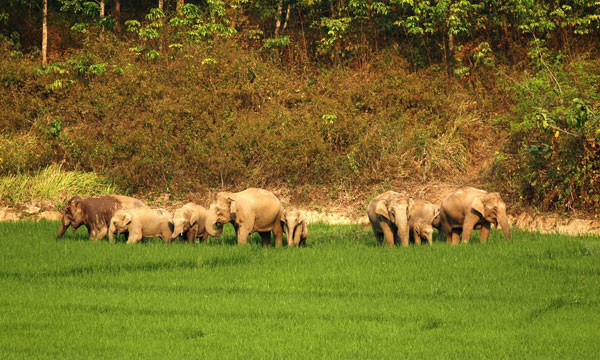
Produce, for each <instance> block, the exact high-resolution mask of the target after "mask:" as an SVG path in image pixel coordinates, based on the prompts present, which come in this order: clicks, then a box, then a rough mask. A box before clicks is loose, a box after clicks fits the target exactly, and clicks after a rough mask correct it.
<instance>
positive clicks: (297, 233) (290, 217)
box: [281, 209, 308, 246]
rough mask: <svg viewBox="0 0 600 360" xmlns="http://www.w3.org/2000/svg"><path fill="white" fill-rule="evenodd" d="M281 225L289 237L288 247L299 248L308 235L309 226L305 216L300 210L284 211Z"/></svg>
mask: <svg viewBox="0 0 600 360" xmlns="http://www.w3.org/2000/svg"><path fill="white" fill-rule="evenodd" d="M281 224H282V227H283V230H284V231H285V235H286V236H287V241H288V246H298V245H304V244H301V241H302V240H303V239H306V237H307V235H308V226H307V224H306V219H305V217H304V214H303V213H302V212H300V211H299V210H296V209H292V210H284V211H283V213H282V215H281Z"/></svg>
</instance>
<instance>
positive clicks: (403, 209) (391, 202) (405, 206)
mask: <svg viewBox="0 0 600 360" xmlns="http://www.w3.org/2000/svg"><path fill="white" fill-rule="evenodd" d="M412 206H413V200H412V199H411V198H410V197H408V196H407V195H406V194H404V193H397V192H395V191H386V192H384V193H383V194H380V195H378V196H377V197H375V198H374V199H373V200H371V202H370V203H369V209H368V216H369V222H370V223H371V227H372V228H373V233H374V234H375V238H376V239H377V242H378V243H379V244H381V243H382V242H383V238H384V237H385V243H386V245H387V246H390V247H392V246H394V243H395V241H394V240H395V239H399V240H400V242H401V243H402V246H408V243H409V227H408V214H409V211H410V209H411V208H412Z"/></svg>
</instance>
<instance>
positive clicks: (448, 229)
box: [440, 187, 510, 245]
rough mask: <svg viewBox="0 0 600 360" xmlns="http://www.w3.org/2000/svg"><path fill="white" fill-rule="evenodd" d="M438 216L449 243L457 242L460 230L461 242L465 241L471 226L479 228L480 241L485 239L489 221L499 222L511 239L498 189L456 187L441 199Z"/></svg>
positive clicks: (504, 208) (467, 240)
mask: <svg viewBox="0 0 600 360" xmlns="http://www.w3.org/2000/svg"><path fill="white" fill-rule="evenodd" d="M440 219H441V227H442V230H443V231H444V233H445V234H446V242H448V243H450V242H452V245H458V242H459V236H460V233H461V232H462V242H464V243H468V242H469V240H470V238H471V233H472V232H473V229H480V232H479V238H480V239H481V242H482V243H483V242H486V241H487V239H488V236H489V235H490V225H491V224H494V225H496V226H498V224H499V225H500V226H501V227H502V231H503V232H504V236H505V237H506V239H507V240H508V241H510V229H509V226H508V217H507V215H506V204H505V203H504V201H502V198H501V197H500V194H499V193H497V192H491V193H489V192H487V191H484V190H480V189H476V188H473V187H463V188H460V189H457V190H455V191H453V192H451V193H450V194H449V195H448V196H446V198H445V199H444V200H443V201H442V206H441V208H440Z"/></svg>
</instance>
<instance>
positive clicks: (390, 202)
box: [57, 187, 510, 246]
mask: <svg viewBox="0 0 600 360" xmlns="http://www.w3.org/2000/svg"><path fill="white" fill-rule="evenodd" d="M368 218H369V221H370V223H371V227H372V228H373V233H374V234H375V238H376V239H377V241H378V243H382V242H383V240H384V239H385V242H386V244H387V245H388V246H394V244H396V243H400V244H402V245H403V246H408V245H409V243H410V241H411V240H412V241H413V242H414V243H416V244H420V243H421V242H422V241H427V242H428V243H429V244H431V243H432V241H433V228H436V229H437V230H438V232H439V233H440V234H445V237H446V241H447V242H449V243H452V244H453V245H457V244H458V243H459V238H460V236H461V233H462V241H463V242H468V241H469V238H470V236H471V233H472V231H473V230H474V229H475V230H480V239H481V241H482V242H485V241H486V240H487V238H488V236H489V232H490V226H491V224H494V225H496V226H498V225H500V226H501V227H502V230H503V232H504V235H505V236H506V238H507V239H508V240H510V231H509V226H508V218H507V215H506V205H505V203H504V201H502V198H501V197H500V195H499V194H498V193H496V192H493V193H488V192H486V191H483V190H479V189H475V188H472V187H463V188H460V189H457V190H455V191H453V192H452V193H450V194H449V195H448V196H447V197H446V198H445V199H444V200H443V201H442V203H441V204H440V205H435V204H432V203H430V202H429V201H426V200H416V199H413V198H411V197H409V196H408V195H406V194H405V193H398V192H395V191H387V192H385V193H383V194H380V195H378V196H377V197H375V198H374V199H373V200H372V201H371V202H370V203H369V207H368ZM227 223H231V224H232V225H233V227H234V229H235V233H236V237H237V242H238V244H247V243H248V237H249V235H250V234H252V233H254V232H258V233H259V234H260V236H261V238H262V241H263V245H270V243H271V233H273V236H274V238H275V245H276V246H280V245H281V244H282V242H283V235H284V234H285V235H286V238H287V244H288V246H306V238H307V236H308V227H307V223H306V220H305V216H304V213H303V212H302V211H299V210H297V209H293V208H290V209H284V208H283V205H282V204H281V202H280V201H279V199H278V198H277V197H276V196H275V195H274V194H273V193H272V192H270V191H267V190H263V189H257V188H249V189H246V190H244V191H240V192H237V193H232V192H219V193H217V195H216V196H215V198H214V199H213V202H212V203H211V204H210V206H209V208H208V209H206V208H204V207H203V206H200V205H197V204H194V203H188V204H185V205H183V206H182V207H180V208H178V209H176V210H175V211H174V213H173V214H171V213H170V212H169V211H167V210H164V209H153V208H150V207H148V206H147V205H146V204H145V203H144V202H142V201H141V200H138V199H134V198H131V197H128V196H122V195H104V196H100V197H87V198H84V197H80V196H75V197H73V198H71V199H69V201H68V202H67V204H66V207H65V209H64V211H63V213H62V219H61V225H60V229H59V231H58V235H57V236H58V237H59V238H60V237H61V236H62V235H63V234H64V233H65V231H66V230H67V229H68V227H69V226H71V227H72V228H73V231H75V230H77V228H78V227H80V226H81V225H84V226H85V227H86V228H87V229H88V233H89V237H90V240H100V239H103V238H104V237H106V236H107V235H108V239H109V241H110V242H113V240H114V234H117V235H118V234H126V236H127V243H128V244H131V243H137V242H140V241H141V240H142V238H145V237H160V238H161V239H162V240H163V241H165V242H171V241H172V240H174V239H177V238H182V239H183V240H185V241H188V242H194V241H195V240H196V239H200V240H201V241H206V239H207V238H208V236H212V237H218V236H220V235H221V233H222V231H223V225H225V224H227Z"/></svg>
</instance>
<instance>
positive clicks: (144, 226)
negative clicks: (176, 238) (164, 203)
mask: <svg viewBox="0 0 600 360" xmlns="http://www.w3.org/2000/svg"><path fill="white" fill-rule="evenodd" d="M172 220H173V217H172V215H171V213H169V212H168V211H166V210H164V209H151V208H149V207H145V208H135V209H122V210H117V211H116V212H115V214H114V215H113V217H112V219H111V220H110V228H109V229H108V240H109V241H110V242H111V243H112V242H113V240H114V239H113V236H114V234H115V232H116V233H117V235H118V234H120V233H123V232H128V233H129V237H128V238H127V243H128V244H134V243H137V242H140V241H142V238H144V237H160V238H161V239H162V240H163V241H164V242H171V240H172V234H173V228H174V227H173V222H172Z"/></svg>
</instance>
